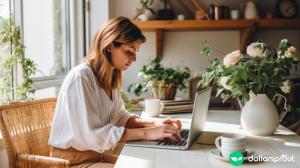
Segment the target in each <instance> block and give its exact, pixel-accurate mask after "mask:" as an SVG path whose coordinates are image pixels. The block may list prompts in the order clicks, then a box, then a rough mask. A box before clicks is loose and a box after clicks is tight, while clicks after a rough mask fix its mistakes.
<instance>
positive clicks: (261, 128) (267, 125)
mask: <svg viewBox="0 0 300 168" xmlns="http://www.w3.org/2000/svg"><path fill="white" fill-rule="evenodd" d="M241 125H242V127H243V129H244V130H245V131H246V132H247V133H248V134H252V135H272V134H273V133H274V131H275V130H276V129H277V127H278V125H279V115H278V112H277V109H276V108H275V105H274V104H273V102H272V101H271V100H270V99H269V98H268V97H267V96H266V94H257V95H255V94H254V93H250V99H249V101H247V102H246V103H245V106H244V107H243V109H242V113H241Z"/></svg>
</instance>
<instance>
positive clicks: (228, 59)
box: [223, 50, 241, 67]
mask: <svg viewBox="0 0 300 168" xmlns="http://www.w3.org/2000/svg"><path fill="white" fill-rule="evenodd" d="M240 59H241V53H240V50H236V51H233V52H232V53H229V54H227V55H226V56H225V57H224V60H223V63H224V65H225V66H226V67H229V66H232V65H235V64H236V63H237V62H239V60H240Z"/></svg>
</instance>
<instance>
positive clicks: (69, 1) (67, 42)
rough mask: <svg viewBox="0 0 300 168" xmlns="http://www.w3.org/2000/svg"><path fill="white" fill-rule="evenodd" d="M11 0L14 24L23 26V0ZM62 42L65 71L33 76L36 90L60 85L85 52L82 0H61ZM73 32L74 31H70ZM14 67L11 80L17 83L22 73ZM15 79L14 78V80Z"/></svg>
mask: <svg viewBox="0 0 300 168" xmlns="http://www.w3.org/2000/svg"><path fill="white" fill-rule="evenodd" d="M11 1H12V2H13V8H14V10H13V12H12V13H13V18H14V20H15V24H16V25H17V26H20V27H21V28H23V27H24V25H23V21H24V18H23V0H11ZM62 1H64V3H62V5H63V6H62V11H61V12H62V19H63V21H62V22H63V23H64V24H62V33H63V34H62V37H63V38H62V42H63V53H65V54H66V58H63V59H66V63H67V64H66V72H65V73H63V74H58V75H51V76H43V77H33V78H31V79H32V80H33V85H34V86H35V89H36V90H39V89H45V88H48V87H55V86H60V85H61V84H62V82H63V80H64V78H65V76H66V75H67V73H68V72H69V71H70V70H71V68H72V67H74V66H75V65H76V64H78V62H79V61H80V59H82V58H83V56H84V54H85V52H84V51H85V46H84V44H85V38H84V36H85V34H84V29H83V26H84V20H83V16H84V15H83V10H84V9H83V7H84V0H81V1H73V0H62ZM71 32H75V33H71ZM21 35H22V39H23V40H24V29H22V31H21ZM18 69H21V67H16V69H15V70H14V75H13V81H14V82H15V83H18V81H21V80H22V74H21V73H18V71H20V70H18ZM14 79H16V80H14Z"/></svg>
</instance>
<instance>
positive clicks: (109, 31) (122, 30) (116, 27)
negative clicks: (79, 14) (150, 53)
mask: <svg viewBox="0 0 300 168" xmlns="http://www.w3.org/2000/svg"><path fill="white" fill-rule="evenodd" d="M136 40H141V41H142V42H145V40H146V39H145V37H144V35H143V34H142V32H141V30H140V29H139V28H138V27H137V26H136V25H134V24H133V23H132V22H131V21H130V20H129V19H128V18H126V17H115V18H112V19H110V20H108V21H107V22H105V23H104V24H103V25H102V26H101V27H100V28H99V30H98V31H97V33H96V34H95V36H94V38H93V43H92V47H91V50H90V52H89V53H88V54H87V55H86V57H85V59H84V61H86V62H87V63H88V64H90V66H91V68H92V70H93V72H94V74H95V76H96V78H97V80H98V83H99V85H100V87H101V88H103V89H104V90H111V89H115V88H118V89H120V88H121V85H122V72H121V70H119V69H116V68H114V67H113V65H112V63H111V54H110V52H108V49H107V48H108V46H109V45H110V44H112V45H113V46H114V47H120V46H121V45H123V44H125V45H126V44H130V43H132V42H134V41H136Z"/></svg>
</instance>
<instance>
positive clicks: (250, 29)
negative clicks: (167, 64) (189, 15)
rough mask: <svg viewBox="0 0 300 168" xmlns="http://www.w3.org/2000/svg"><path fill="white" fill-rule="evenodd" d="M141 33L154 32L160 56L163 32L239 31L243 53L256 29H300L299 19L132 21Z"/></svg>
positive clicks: (157, 52) (157, 51)
mask: <svg viewBox="0 0 300 168" xmlns="http://www.w3.org/2000/svg"><path fill="white" fill-rule="evenodd" d="M134 23H135V24H136V25H137V26H138V27H139V28H140V29H142V31H154V32H156V47H157V48H156V54H157V56H162V50H163V45H162V44H163V32H164V31H205V30H238V31H240V50H241V51H242V52H244V51H245V48H246V46H247V45H248V43H249V42H250V40H251V37H252V35H253V34H254V33H255V31H256V30H257V29H297V30H299V29H300V19H257V20H184V21H177V20H164V21H160V20H153V21H134Z"/></svg>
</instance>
